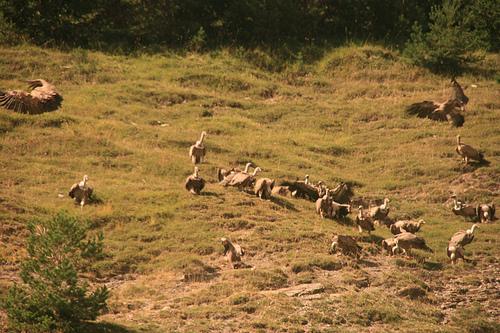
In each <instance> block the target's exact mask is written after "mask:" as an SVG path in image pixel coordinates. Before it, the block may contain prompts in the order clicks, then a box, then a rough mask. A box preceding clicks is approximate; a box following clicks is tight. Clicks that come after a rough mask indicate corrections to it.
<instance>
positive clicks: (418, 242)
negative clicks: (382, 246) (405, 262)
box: [392, 232, 434, 254]
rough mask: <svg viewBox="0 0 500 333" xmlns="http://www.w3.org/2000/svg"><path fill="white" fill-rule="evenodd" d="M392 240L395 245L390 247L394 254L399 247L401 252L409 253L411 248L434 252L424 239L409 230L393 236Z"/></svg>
mask: <svg viewBox="0 0 500 333" xmlns="http://www.w3.org/2000/svg"><path fill="white" fill-rule="evenodd" d="M394 242H395V243H396V245H395V246H394V247H393V248H392V253H393V254H394V253H395V252H396V251H398V250H399V249H402V251H403V253H407V254H410V253H411V249H420V250H424V251H427V252H432V253H433V252H434V251H433V250H432V249H431V248H430V247H428V246H427V244H426V243H425V240H424V239H423V238H422V237H419V236H417V235H415V234H412V233H410V232H403V233H400V234H399V235H396V236H394Z"/></svg>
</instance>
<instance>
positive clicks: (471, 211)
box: [451, 195, 479, 219]
mask: <svg viewBox="0 0 500 333" xmlns="http://www.w3.org/2000/svg"><path fill="white" fill-rule="evenodd" d="M451 197H452V199H453V207H452V208H451V210H452V212H453V214H455V215H460V216H463V217H466V218H469V219H476V218H477V217H478V215H479V214H478V207H473V206H471V205H469V204H464V203H462V201H460V200H457V197H456V195H452V196H451Z"/></svg>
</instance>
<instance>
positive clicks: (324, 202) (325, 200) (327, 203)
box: [316, 189, 333, 219]
mask: <svg viewBox="0 0 500 333" xmlns="http://www.w3.org/2000/svg"><path fill="white" fill-rule="evenodd" d="M332 212H333V209H332V199H331V198H330V191H329V190H328V189H327V190H326V193H325V195H324V196H323V197H321V198H319V199H318V200H316V213H318V214H319V216H321V218H322V219H324V218H325V217H327V218H332V217H333V214H332Z"/></svg>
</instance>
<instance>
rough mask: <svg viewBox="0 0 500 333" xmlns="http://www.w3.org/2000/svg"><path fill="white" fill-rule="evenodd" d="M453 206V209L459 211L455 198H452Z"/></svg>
mask: <svg viewBox="0 0 500 333" xmlns="http://www.w3.org/2000/svg"><path fill="white" fill-rule="evenodd" d="M453 206H454V208H455V209H460V205H459V204H458V201H457V199H456V198H453Z"/></svg>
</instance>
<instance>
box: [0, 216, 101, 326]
mask: <svg viewBox="0 0 500 333" xmlns="http://www.w3.org/2000/svg"><path fill="white" fill-rule="evenodd" d="M28 229H29V232H30V235H29V237H28V240H27V252H28V257H27V258H26V260H25V261H24V262H23V263H22V265H21V273H20V276H21V279H22V283H21V284H15V285H14V286H13V287H12V288H11V289H10V290H9V293H8V295H7V298H6V300H5V303H4V304H3V307H4V308H5V310H6V311H7V315H8V318H9V326H10V328H11V330H12V331H14V332H55V331H58V332H60V331H62V332H77V331H78V328H79V327H80V324H81V323H82V322H83V321H86V320H94V319H96V318H97V316H98V315H99V314H100V313H101V312H102V311H103V310H105V309H106V300H107V298H108V290H107V289H106V287H100V288H96V289H95V290H93V291H89V284H88V283H87V282H86V281H85V280H84V279H83V278H82V277H81V276H80V274H81V273H82V272H85V271H87V270H88V268H89V267H91V266H90V263H91V262H92V261H93V260H95V259H98V258H100V257H101V256H102V253H103V252H102V251H103V243H102V240H103V238H102V235H99V236H98V237H95V238H93V239H88V238H87V228H86V226H85V225H82V224H80V223H79V222H78V221H77V220H76V219H75V218H73V217H71V216H68V215H67V214H66V213H59V214H57V215H56V216H54V217H53V218H52V219H50V220H48V221H34V222H31V223H30V224H29V225H28Z"/></svg>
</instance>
